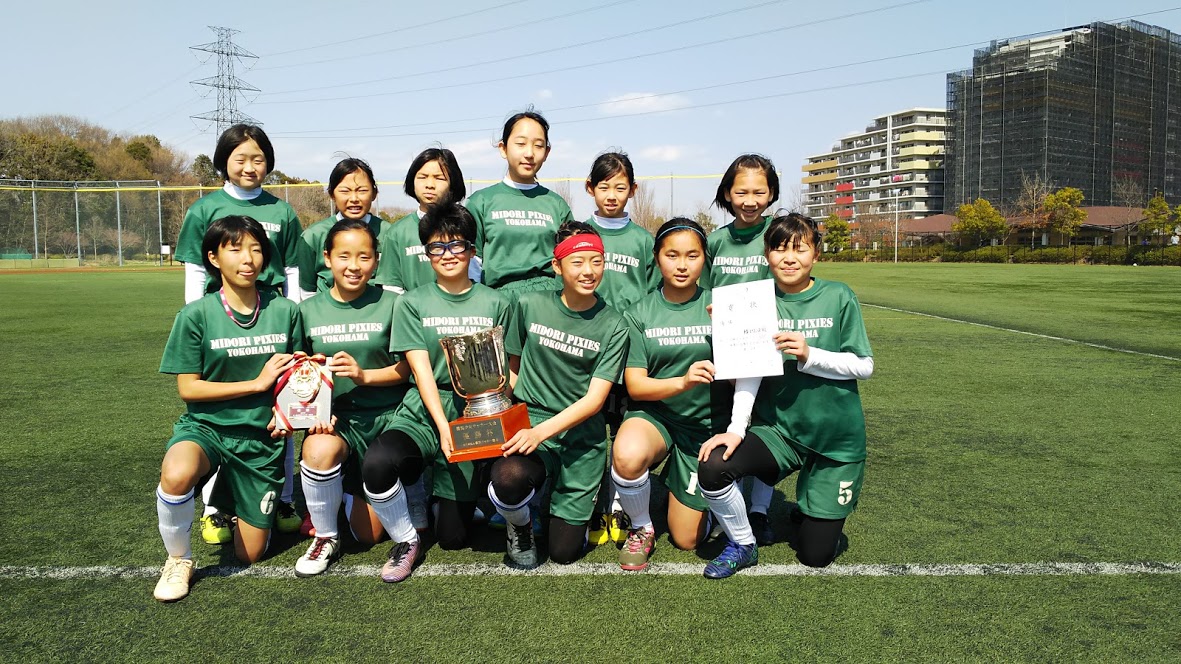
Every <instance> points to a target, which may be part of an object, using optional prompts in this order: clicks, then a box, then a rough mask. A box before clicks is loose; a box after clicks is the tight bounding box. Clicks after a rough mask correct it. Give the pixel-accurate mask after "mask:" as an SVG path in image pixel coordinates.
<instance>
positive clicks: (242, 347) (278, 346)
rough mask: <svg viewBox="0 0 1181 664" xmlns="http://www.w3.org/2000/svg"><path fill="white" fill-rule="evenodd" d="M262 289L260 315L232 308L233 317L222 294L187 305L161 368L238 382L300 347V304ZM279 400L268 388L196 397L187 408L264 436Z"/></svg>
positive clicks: (201, 417) (213, 422) (193, 414)
mask: <svg viewBox="0 0 1181 664" xmlns="http://www.w3.org/2000/svg"><path fill="white" fill-rule="evenodd" d="M258 292H259V298H260V299H259V302H260V304H259V306H258V311H257V312H256V313H257V314H258V316H257V318H254V314H251V315H250V316H243V315H242V314H239V313H238V312H236V311H233V310H232V309H231V312H232V313H233V316H234V318H233V320H231V319H230V317H229V315H227V314H226V309H225V307H223V306H222V304H221V298H220V296H219V295H218V294H217V293H209V294H208V295H206V296H205V297H202V298H201V299H199V300H195V301H193V302H190V303H189V304H187V305H185V307H184V308H183V309H181V310H180V313H178V314H176V320H175V321H174V322H173V323H172V333H171V334H169V335H168V344H167V345H166V346H165V347H164V357H163V358H162V359H161V360H160V373H166V374H200V376H201V380H207V381H210V382H214V383H236V382H239V381H246V380H254V379H255V378H258V374H259V373H261V372H262V368H263V365H265V364H266V363H267V360H269V359H271V356H272V355H274V354H275V353H292V352H295V350H296V349H297V348H298V346H297V345H296V339H297V335H298V330H299V327H300V325H301V323H300V315H299V309H298V308H297V307H296V305H295V303H294V302H291V301H290V300H288V299H286V298H284V297H283V296H282V295H279V293H278V292H277V291H274V290H271V289H269V288H262V289H259V291H258ZM252 318H254V321H253V322H250V320H251V319H252ZM274 404H275V396H274V394H273V393H272V392H271V390H269V389H267V390H263V391H262V392H259V393H257V394H249V395H246V396H242V397H237V398H234V399H226V400H224V401H200V402H191V403H189V404H187V407H188V414H189V417H190V418H192V419H194V420H196V421H197V422H200V423H202V424H206V425H209V426H214V427H249V428H253V429H258V430H260V431H262V432H263V433H264V435H265V431H266V428H267V424H268V423H269V422H270V421H271V407H272V406H274Z"/></svg>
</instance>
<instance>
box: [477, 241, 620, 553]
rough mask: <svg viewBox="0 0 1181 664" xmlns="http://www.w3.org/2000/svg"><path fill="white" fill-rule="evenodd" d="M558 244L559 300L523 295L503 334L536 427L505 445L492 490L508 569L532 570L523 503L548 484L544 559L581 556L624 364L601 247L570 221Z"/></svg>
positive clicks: (532, 547) (518, 389)
mask: <svg viewBox="0 0 1181 664" xmlns="http://www.w3.org/2000/svg"><path fill="white" fill-rule="evenodd" d="M556 240H557V242H556V245H557V246H556V247H555V248H554V257H553V260H552V261H551V265H552V267H553V270H554V272H555V273H556V274H557V276H558V277H559V279H560V280H561V283H562V290H561V291H546V292H533V293H522V294H521V296H520V299H519V300H518V302H517V305H516V308H515V310H514V312H513V315H512V317H511V318H510V320H509V326H508V331H507V333H506V334H505V349H506V350H507V351H508V353H509V369H510V374H509V381H510V383H511V384H512V386H513V392H514V394H515V396H516V397H517V398H518V399H520V400H521V401H523V402H525V404H526V405H527V406H528V407H529V420H530V421H531V422H532V424H533V426H532V428H529V429H524V430H522V431H519V432H517V434H516V435H514V436H513V437H512V438H511V439H509V441H508V442H506V443H505V444H504V446H503V449H504V457H503V458H501V459H498V460H497V461H496V462H495V463H494V464H493V465H492V469H491V475H492V483H491V485H490V486H489V487H488V497H489V498H490V499H491V500H492V504H493V505H495V506H496V511H497V512H498V513H499V514H500V515H501V516H503V517H504V519H505V520H506V521H507V522H508V527H507V528H506V532H507V548H508V552H507V554H506V555H505V562H506V563H507V564H508V565H510V566H513V567H524V568H531V567H535V566H536V565H537V564H538V557H537V546H536V544H535V543H534V541H533V529H532V525H531V523H530V514H529V500H530V499H531V498H532V497H533V496H534V494H535V492H537V491H539V490H540V489H541V486H542V484H543V483H544V482H545V481H546V479H547V478H549V479H551V480H552V484H553V490H552V494H551V500H550V517H549V523H548V526H549V528H548V530H549V535H548V540H549V557H550V559H551V560H553V561H554V562H556V563H560V564H567V563H571V562H574V561H575V560H577V559H578V557H579V556H580V555H582V551H583V547H584V545H585V541H586V527H587V523H588V521H589V520H590V517H591V513H592V512H593V511H594V508H595V496H596V495H597V493H598V491H599V485H600V483H601V482H602V480H603V467H604V465H605V464H606V460H607V436H606V425H605V422H604V420H603V415H602V412H601V411H602V409H603V403H604V402H605V401H606V399H607V394H608V392H610V390H611V386H612V385H614V384H615V383H617V382H619V380H620V374H621V372H622V370H623V363H624V358H625V356H626V354H627V343H628V341H627V334H628V332H627V325H626V323H625V322H624V319H623V316H622V315H621V314H620V313H619V312H617V311H615V310H614V309H612V308H611V307H609V306H608V305H607V303H606V302H604V301H603V299H602V298H601V297H599V296H598V295H597V294H596V293H595V289H596V288H598V286H599V283H600V282H601V281H602V279H603V261H604V257H603V254H604V251H603V241H602V238H600V237H599V234H598V233H597V232H595V230H594V228H592V227H591V226H590V225H588V224H586V223H583V222H577V221H570V222H566V223H564V224H562V227H561V228H559V229H558V233H557V237H556Z"/></svg>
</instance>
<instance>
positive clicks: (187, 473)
mask: <svg viewBox="0 0 1181 664" xmlns="http://www.w3.org/2000/svg"><path fill="white" fill-rule="evenodd" d="M197 479H198V477H197V467H196V464H193V463H188V462H186V461H182V460H177V459H169V458H168V457H164V463H162V464H160V488H161V489H163V490H164V491H165V492H166V493H170V494H172V495H174V496H181V495H184V494H186V493H188V492H189V490H191V489H192V488H193V487H195V486H197Z"/></svg>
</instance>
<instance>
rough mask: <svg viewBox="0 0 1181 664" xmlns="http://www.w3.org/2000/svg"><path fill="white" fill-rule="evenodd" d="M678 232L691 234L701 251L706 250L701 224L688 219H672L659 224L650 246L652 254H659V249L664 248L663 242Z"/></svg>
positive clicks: (703, 230)
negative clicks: (698, 241)
mask: <svg viewBox="0 0 1181 664" xmlns="http://www.w3.org/2000/svg"><path fill="white" fill-rule="evenodd" d="M679 232H690V233H693V234H694V235H695V236H696V237H697V239H698V240H700V241H701V250H702V251H705V250H706V245H705V229H704V228H702V227H701V224H699V223H697V222H696V221H693V220H692V219H689V218H688V217H673V218H672V219H669V220H668V221H666V222H664V223H663V224H661V225H660V228H659V229H658V230H657V231H656V242H655V243H654V244H653V246H652V253H653V254H659V253H660V249H661V248H662V247H663V246H664V241H665V240H666V239H668V237H669V236H670V235H672V234H673V233H679Z"/></svg>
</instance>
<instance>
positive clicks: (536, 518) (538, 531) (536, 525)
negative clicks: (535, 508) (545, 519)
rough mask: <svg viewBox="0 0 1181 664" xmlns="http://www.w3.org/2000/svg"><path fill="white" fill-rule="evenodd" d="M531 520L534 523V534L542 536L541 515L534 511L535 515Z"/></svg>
mask: <svg viewBox="0 0 1181 664" xmlns="http://www.w3.org/2000/svg"><path fill="white" fill-rule="evenodd" d="M529 521H530V522H531V523H532V524H533V534H534V535H536V536H538V537H540V536H541V529H542V528H543V526H542V525H541V515H540V514H536V513H534V514H533V517H532V518H530V519H529Z"/></svg>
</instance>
